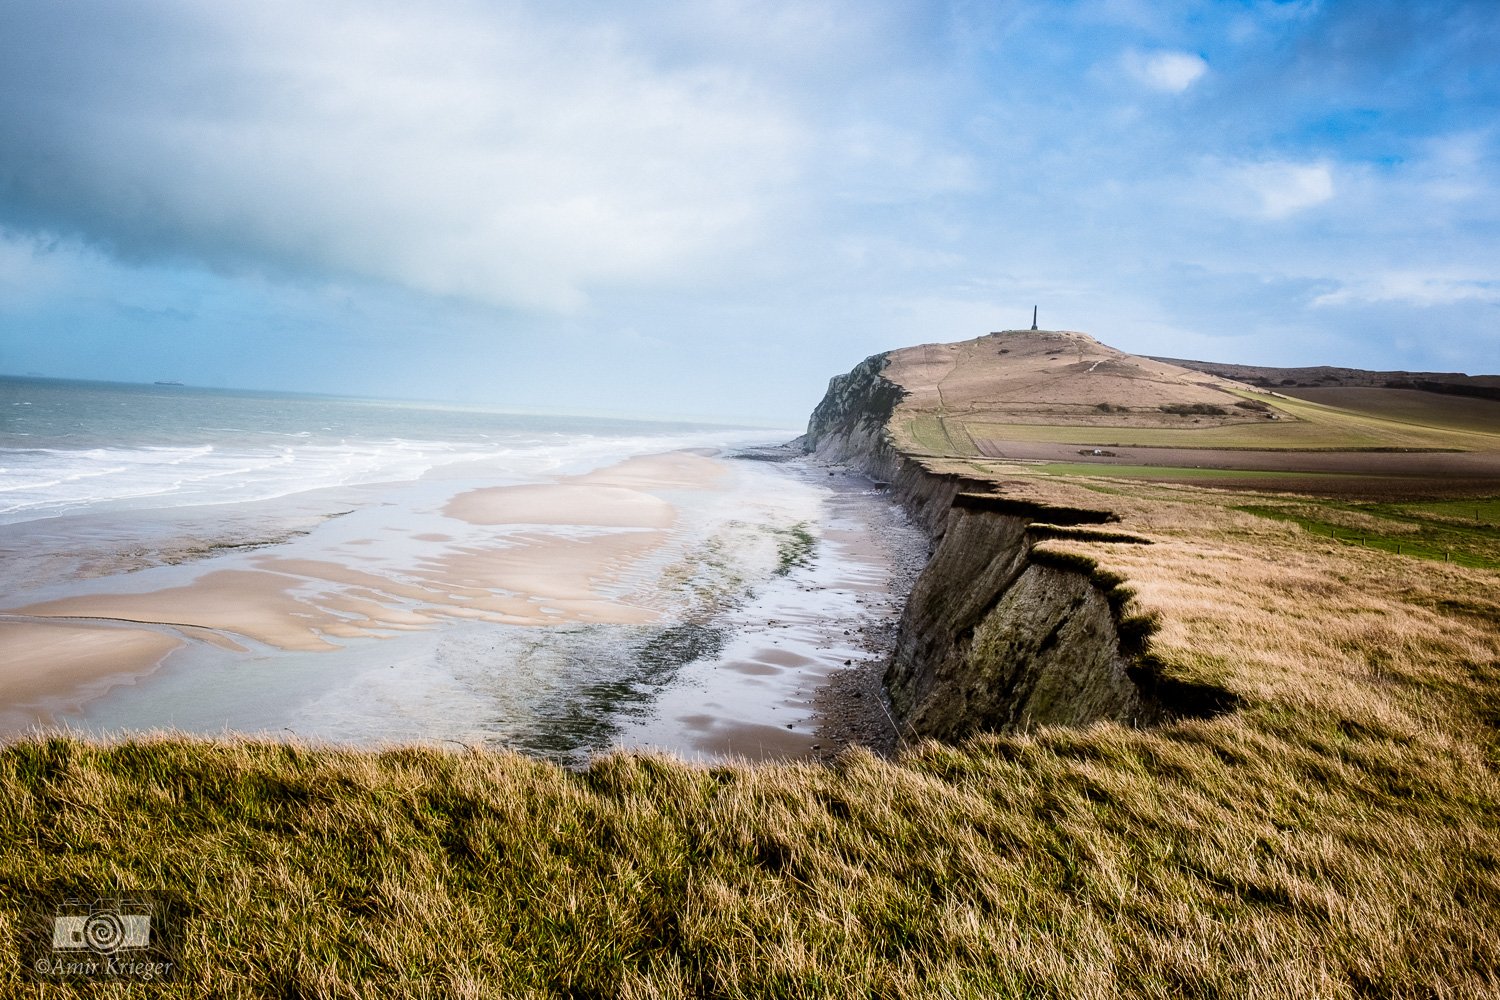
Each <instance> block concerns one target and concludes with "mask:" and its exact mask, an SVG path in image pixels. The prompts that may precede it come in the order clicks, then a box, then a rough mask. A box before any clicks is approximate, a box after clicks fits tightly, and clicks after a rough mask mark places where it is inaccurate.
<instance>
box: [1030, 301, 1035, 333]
mask: <svg viewBox="0 0 1500 1000" xmlns="http://www.w3.org/2000/svg"><path fill="white" fill-rule="evenodd" d="M1031 328H1032V329H1033V330H1035V329H1036V306H1032V307H1031Z"/></svg>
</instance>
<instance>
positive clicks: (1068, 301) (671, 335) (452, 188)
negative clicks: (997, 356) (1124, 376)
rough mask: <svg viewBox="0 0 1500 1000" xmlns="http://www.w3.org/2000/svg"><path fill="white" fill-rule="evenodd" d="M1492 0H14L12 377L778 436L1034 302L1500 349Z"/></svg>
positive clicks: (1416, 347) (1023, 317)
mask: <svg viewBox="0 0 1500 1000" xmlns="http://www.w3.org/2000/svg"><path fill="white" fill-rule="evenodd" d="M1496 53H1500V4H1496V3H1495V2H1494V0H1480V2H1472V3H1463V2H1451V3H1443V2H1423V3H1410V2H1400V3H1397V2H1384V0H1360V2H1358V3H1337V2H1317V0H1293V2H1279V3H1278V2H1250V0H1246V2H1220V3H1208V2H1203V3H1192V2H1182V3H1170V2H1134V0H1098V2H1090V0H1079V2H1068V3H1062V2H1059V3H1003V2H990V3H978V2H976V3H969V2H953V3H939V2H910V0H908V2H882V0H856V2H847V3H845V2H840V0H821V2H763V3H751V2H748V0H696V2H693V3H610V4H585V3H578V2H567V0H562V2H559V0H551V2H536V3H531V2H513V3H511V2H487V3H479V2H463V0H428V2H424V3H422V4H414V3H389V2H381V0H374V2H358V3H356V2H321V3H306V2H295V3H294V2H281V0H261V2H257V3H253V4H203V3H201V2H197V0H137V2H133V3H131V4H128V5H126V4H118V3H114V2H112V0H66V2H59V0H7V3H6V4H5V5H4V6H3V7H0V372H4V373H10V374H25V373H33V372H35V373H40V374H45V375H52V376H64V377H80V378H105V379H121V380H127V381H129V380H140V381H151V380H154V379H158V378H176V379H181V380H183V381H186V382H189V383H192V384H200V385H221V386H235V387H245V388H266V389H288V390H300V391H314V392H332V393H342V394H351V395H389V396H399V397H407V398H431V399H451V400H459V401H468V402H485V403H491V404H496V405H500V406H510V407H517V408H543V409H553V410H561V411H591V412H608V413H639V414H655V415H662V416H708V417H719V418H733V419H741V420H756V421H764V422H774V423H781V424H796V423H800V422H801V421H802V420H804V419H805V417H806V414H807V413H808V411H809V410H810V409H811V407H812V406H813V405H814V404H815V403H816V401H817V399H818V398H819V396H820V395H821V393H822V390H823V387H824V385H825V384H826V381H827V379H828V377H829V376H830V375H832V374H834V373H836V372H840V371H845V370H847V369H849V368H850V367H852V366H853V365H854V364H855V363H856V362H858V361H859V360H860V359H861V358H863V357H865V356H866V355H868V354H871V353H874V352H876V351H879V350H884V349H887V348H891V347H899V346H905V345H909V344H914V343H921V342H926V341H941V340H960V339H965V338H968V337H972V336H976V335H979V334H982V333H985V332H988V331H990V330H998V329H1004V328H1008V327H1016V326H1026V325H1029V322H1030V316H1031V306H1032V305H1033V303H1037V304H1040V307H1041V319H1042V325H1043V326H1044V327H1050V328H1055V329H1071V330H1082V331H1085V332H1088V333H1091V334H1093V335H1094V336H1096V337H1098V338H1099V339H1101V340H1103V341H1104V342H1106V343H1109V344H1112V345H1114V346H1116V347H1119V348H1122V349H1124V350H1129V351H1134V352H1138V353H1145V354H1158V355H1168V356H1177V357H1193V358H1204V359H1212V360H1221V361H1234V362H1242V363H1251V364H1256V363H1259V364H1285V365H1306V364H1325V363H1326V364H1341V365H1352V366H1357V367H1365V368H1405V369H1421V370H1439V371H1468V372H1470V373H1493V372H1500V322H1497V321H1500V56H1497V55H1496Z"/></svg>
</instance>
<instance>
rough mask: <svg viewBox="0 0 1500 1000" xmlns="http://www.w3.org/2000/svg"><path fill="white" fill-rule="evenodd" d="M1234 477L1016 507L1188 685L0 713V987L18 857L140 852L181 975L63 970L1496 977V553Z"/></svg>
mask: <svg viewBox="0 0 1500 1000" xmlns="http://www.w3.org/2000/svg"><path fill="white" fill-rule="evenodd" d="M1013 488H1014V489H1015V490H1018V491H1027V492H1030V493H1032V494H1035V495H1038V496H1041V497H1043V498H1048V499H1054V500H1062V501H1068V500H1072V501H1075V502H1076V501H1078V500H1079V498H1080V497H1085V498H1087V497H1091V498H1092V502H1093V503H1095V504H1097V503H1098V502H1099V498H1098V494H1097V493H1088V492H1087V491H1085V490H1084V489H1083V488H1082V487H1080V486H1078V485H1076V484H1072V483H1067V482H1065V481H1060V480H1032V481H1031V482H1029V483H1025V484H1015V485H1014V486H1013ZM1047 491H1050V493H1048V492H1047ZM1247 499H1248V498H1246V497H1243V496H1240V497H1237V496H1235V495H1234V494H1230V493H1224V492H1219V491H1210V490H1204V489H1199V488H1195V487H1191V486H1178V487H1168V486H1153V485H1147V484H1140V483H1129V482H1124V481H1122V482H1121V483H1119V484H1118V486H1117V488H1114V489H1112V491H1111V493H1110V496H1109V503H1110V504H1111V505H1112V506H1114V507H1115V508H1116V509H1118V510H1119V511H1120V513H1121V515H1122V524H1121V525H1120V527H1121V528H1122V530H1126V531H1129V532H1132V533H1135V534H1138V535H1144V536H1146V537H1149V538H1151V539H1152V541H1153V542H1154V543H1155V544H1152V545H1149V546H1145V545H1117V544H1110V543H1108V542H1102V541H1090V540H1087V539H1079V538H1061V539H1054V540H1052V541H1049V542H1047V543H1046V544H1047V545H1048V546H1049V547H1052V546H1055V547H1057V548H1059V549H1061V550H1064V551H1076V552H1078V553H1080V554H1084V555H1087V556H1088V557H1089V558H1091V559H1094V560H1096V561H1097V562H1098V563H1099V564H1100V565H1101V566H1102V567H1103V568H1105V569H1108V570H1110V571H1112V572H1116V573H1119V574H1121V575H1123V576H1125V577H1127V578H1128V580H1129V581H1130V586H1132V587H1133V588H1134V589H1135V590H1136V593H1137V597H1136V598H1135V599H1134V603H1135V604H1137V605H1138V606H1139V607H1138V608H1137V609H1136V610H1138V611H1139V612H1141V613H1148V614H1149V613H1154V614H1156V615H1157V616H1159V619H1160V628H1159V630H1158V632H1157V633H1156V635H1155V637H1154V639H1153V644H1152V654H1153V655H1156V656H1158V657H1159V658H1161V659H1162V660H1163V662H1164V663H1166V664H1167V665H1168V667H1169V669H1170V670H1171V671H1174V672H1176V673H1178V674H1181V675H1185V676H1191V677H1195V678H1199V679H1203V680H1206V681H1211V682H1213V683H1215V684H1219V685H1222V686H1224V687H1226V688H1228V689H1230V690H1231V691H1233V692H1234V693H1235V694H1236V695H1238V696H1239V697H1240V699H1241V704H1240V707H1239V708H1238V709H1236V710H1235V711H1233V712H1231V713H1230V714H1227V715H1223V716H1220V717H1218V718H1215V719H1212V720H1200V721H1192V722H1180V723H1177V724H1173V725H1169V726H1165V727H1162V728H1159V729H1155V730H1134V729H1128V728H1123V727H1120V726H1116V725H1099V726H1095V727H1092V728H1088V729H1081V730H1066V729H1052V730H1042V731H1036V732H1032V733H1028V734H1016V735H1007V736H987V737H984V738H981V739H978V740H976V741H974V742H971V743H969V744H966V745H964V746H944V745H939V744H935V743H928V744H924V745H921V746H916V747H911V748H908V749H907V750H906V751H905V753H904V755H903V756H902V757H901V758H900V759H899V760H898V761H894V762H891V761H883V760H880V759H877V758H875V757H873V756H871V755H869V754H867V753H864V752H852V753H849V754H847V755H846V756H845V757H843V758H842V759H841V760H840V761H839V762H838V763H837V764H836V765H835V766H833V767H828V768H825V767H819V766H813V765H796V766H792V765H787V766H763V767H750V766H744V767H738V766H736V767H728V766H726V767H718V768H713V769H702V768H692V767H688V766H685V765H683V764H680V763H677V762H675V761H672V760H669V759H665V758H659V757H652V756H644V755H616V756H611V757H607V758H603V759H601V760H599V761H597V762H595V764H594V765H593V766H592V767H591V768H590V769H588V770H586V771H583V772H570V771H566V770H563V769H561V768H558V767H556V766H553V765H551V764H547V763H543V762H539V761H535V760H530V759H526V758H523V757H519V756H514V755H508V754H494V753H463V752H445V751H441V750H430V749H395V750H390V751H387V752H382V753H375V752H355V751H345V750H336V749H319V748H310V747H305V746H294V745H293V746H289V745H279V744H257V743H250V742H244V743H224V742H217V743H215V742H200V741H191V740H185V739H177V738H170V737H158V738H142V739H139V740H135V741H131V742H124V743H119V744H115V745H108V746H101V745H92V744H86V743H83V742H80V741H76V740H71V739H65V738H55V739H45V740H35V741H31V742H23V743H18V744H12V745H9V746H6V747H4V748H0V925H4V926H3V927H0V947H3V948H4V949H5V951H4V953H3V954H0V995H5V996H33V995H40V996H64V995H73V994H71V993H68V992H65V991H64V989H62V988H59V987H54V986H46V987H43V986H39V985H37V984H36V983H34V982H33V981H32V980H31V979H30V978H28V975H27V973H26V972H25V970H24V969H23V968H22V966H21V959H20V957H19V956H18V954H17V950H16V949H17V938H16V932H17V930H18V921H19V920H20V913H21V911H22V909H23V908H24V907H25V905H26V904H27V902H28V901H29V900H30V899H32V898H34V897H35V896H36V895H37V894H38V893H46V894H48V895H52V896H55V895H63V894H66V895H73V896H84V897H86V896H92V895H102V894H111V893H114V892H118V891H121V890H150V889H161V890H171V891H174V892H176V893H177V894H179V895H180V897H181V898H182V899H183V900H184V902H185V904H186V906H187V909H188V919H187V922H186V934H185V943H184V950H183V956H182V968H183V969H184V972H185V975H184V978H183V980H182V981H181V982H178V983H175V984H170V985H167V986H155V987H140V986H136V987H131V988H128V989H127V988H125V987H120V986H115V987H109V986H97V987H95V986H85V987H80V988H78V992H79V993H82V994H85V995H99V996H124V995H131V996H135V995H151V996H183V997H189V996H190V997H199V996H226V997H240V996H244V997H248V996H273V997H386V996H398V997H458V998H462V997H528V996H577V997H616V996H618V997H627V998H648V997H696V996H714V997H720V996H722V997H759V996H766V997H1068V998H1104V997H1117V996H1130V997H1164V998H1165V997H1268V998H1270V997H1329V998H1334V997H1350V998H1353V997H1372V996H1399V997H1408V996H1409V997H1453V998H1460V997H1463V998H1468V997H1482V996H1500V934H1497V932H1496V930H1495V929H1496V928H1497V927H1500V770H1497V768H1500V740H1497V728H1496V727H1497V725H1500V626H1497V624H1496V623H1497V622H1500V599H1497V594H1500V587H1497V584H1500V573H1497V572H1496V571H1493V570H1487V569H1484V568H1475V567H1465V566H1460V565H1457V564H1447V563H1440V562H1433V561H1431V560H1424V559H1412V558H1403V557H1396V556H1394V555H1392V554H1390V553H1387V552H1382V551H1379V550H1375V549H1370V548H1360V547H1357V546H1349V545H1346V544H1343V543H1340V542H1337V541H1334V540H1333V539H1331V538H1328V537H1326V536H1318V535H1315V534H1313V533H1311V532H1309V531H1306V530H1304V529H1303V528H1302V527H1301V526H1299V525H1298V524H1297V523H1296V522H1294V521H1289V520H1281V519H1272V518H1267V517H1265V516H1259V515H1257V514H1252V513H1247V512H1243V511H1237V510H1235V509H1233V508H1234V506H1235V505H1236V504H1244V503H1246V502H1247ZM1256 501H1257V502H1260V503H1264V502H1265V498H1264V496H1259V497H1257V498H1256ZM1289 502H1290V501H1289ZM1484 509H1486V510H1487V509H1488V508H1484ZM1438 513H1439V514H1444V515H1446V513H1447V512H1446V511H1441V510H1440V511H1438ZM1459 520H1461V518H1459Z"/></svg>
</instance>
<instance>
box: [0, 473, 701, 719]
mask: <svg viewBox="0 0 1500 1000" xmlns="http://www.w3.org/2000/svg"><path fill="white" fill-rule="evenodd" d="M721 476H722V469H721V468H720V467H719V464H718V463H717V462H715V461H714V460H712V459H709V458H706V457H704V456H701V455H696V454H692V453H673V454H669V455H662V456H644V457H638V458H632V459H629V460H627V461H625V462H621V463H619V464H618V465H617V466H615V467H611V468H606V469H603V470H599V471H597V472H594V473H589V474H587V475H584V476H577V477H567V478H564V479H561V480H559V481H558V482H556V483H545V484H536V485H528V486H515V487H497V488H487V489H477V490H471V491H467V492H464V493H461V494H459V495H457V496H453V497H450V498H449V499H448V502H447V504H446V505H445V507H444V511H445V512H446V513H447V514H448V516H450V517H453V518H456V519H458V520H460V521H463V522H465V523H467V524H470V525H476V526H490V525H505V526H509V527H515V526H523V528H524V530H523V531H521V532H519V533H518V532H516V531H511V532H498V533H497V532H481V533H479V534H477V535H474V534H471V535H470V536H469V538H468V541H467V544H454V542H455V538H454V536H453V535H451V534H446V533H434V532H412V533H410V534H409V535H408V536H407V537H405V538H394V539H393V538H352V539H346V540H344V541H343V542H342V543H341V544H338V545H326V546H323V547H322V549H323V551H321V552H320V553H319V554H321V555H323V556H326V557H328V558H290V557H288V556H287V555H285V554H282V553H283V552H284V551H285V550H286V548H287V547H286V546H285V545H275V544H272V545H271V546H270V547H267V548H261V547H259V546H254V545H249V544H242V543H238V542H237V543H234V544H229V545H222V546H216V545H215V544H213V543H212V542H208V543H206V544H205V543H201V542H198V541H196V540H195V542H194V543H193V544H194V546H195V547H199V548H201V549H202V551H203V555H204V556H205V557H206V558H203V559H202V560H201V561H199V562H195V563H191V564H187V565H182V566H177V567H171V566H161V565H157V566H153V567H150V568H149V569H146V570H143V571H140V572H136V573H130V572H124V573H121V572H114V573H109V572H105V573H102V574H100V575H99V576H97V577H95V579H93V580H92V581H89V583H87V584H83V583H80V585H79V586H77V587H75V588H71V589H74V590H76V591H78V592H75V593H70V594H68V595H67V596H63V597H58V598H54V599H50V600H42V601H35V602H24V603H19V604H14V603H13V604H10V605H9V606H7V607H5V608H4V609H3V610H0V629H3V631H0V638H3V639H4V642H3V651H0V690H3V692H4V701H3V710H4V713H5V718H6V719H8V720H9V721H8V722H7V723H5V727H6V729H7V730H8V731H12V732H14V731H15V730H16V729H18V728H24V726H25V725H28V724H30V723H32V722H39V721H46V720H48V719H50V718H51V714H52V707H55V706H57V705H60V704H66V705H77V704H79V703H80V702H82V701H85V700H87V699H88V698H89V697H93V696H97V694H98V693H99V692H101V691H104V690H107V689H108V688H109V687H110V686H111V685H112V684H119V683H128V682H130V681H132V680H134V679H136V678H139V677H141V676H143V675H145V674H148V673H150V672H151V671H153V670H154V669H155V668H156V667H157V666H158V665H159V664H160V663H161V662H162V660H163V659H164V658H165V657H166V656H167V655H168V654H169V653H171V652H172V651H173V650H174V649H176V648H178V647H180V646H182V645H184V644H186V643H188V642H193V641H198V642H201V641H204V638H205V633H208V634H209V635H212V636H215V637H217V644H218V645H220V646H225V645H227V646H230V647H237V648H241V649H243V648H244V643H245V642H249V643H251V644H259V645H263V646H267V647H271V648H273V649H278V650H283V651H287V652H315V651H324V650H331V649H334V648H336V646H337V643H338V641H339V640H346V639H360V638H370V637H380V636H384V635H389V634H391V633H392V632H393V631H399V630H406V629H414V628H429V627H432V626H434V625H435V624H437V623H438V622H440V621H441V620H442V619H444V618H448V619H475V618H477V619H482V620H487V621H493V622H499V623H507V624H525V625H540V624H558V623H569V622H572V623H581V622H591V623H595V622H605V623H639V622H648V621H652V620H655V619H656V618H657V617H658V615H659V612H658V611H657V610H654V609H652V608H650V607H647V606H644V605H643V604H642V603H640V602H638V601H633V600H631V599H630V597H629V595H628V594H626V593H624V592H622V591H623V589H624V588H622V587H621V586H620V585H619V583H620V581H621V580H622V578H623V577H625V575H626V574H627V573H628V571H629V570H630V569H631V567H632V566H634V565H635V564H636V563H638V562H639V561H641V560H642V559H644V558H646V557H648V556H649V555H650V554H651V553H652V552H653V551H654V550H655V549H657V548H658V547H659V546H660V545H661V544H662V543H663V542H664V541H665V538H666V535H665V532H664V531H663V530H662V529H663V528H665V527H667V526H669V525H671V524H672V522H673V521H674V519H675V517H676V511H675V508H674V506H673V505H672V504H671V503H670V502H669V501H668V500H666V499H664V498H663V497H662V496H659V495H656V494H657V493H662V492H670V491H680V490H694V489H711V488H713V487H714V486H715V484H716V483H717V482H718V481H719V479H720V478H721ZM652 491H655V493H653V492H652ZM19 534H23V535H30V536H32V537H37V536H39V535H41V534H42V531H41V530H39V529H36V528H29V529H27V530H26V531H24V532H20V533H19ZM300 534H308V532H300ZM312 534H314V535H316V531H315V530H314V531H313V532H312ZM277 541H285V539H279V540H277ZM304 541H308V542H309V544H306V545H304V546H302V547H303V549H304V550H306V549H311V550H312V551H314V552H319V549H320V546H319V545H318V544H316V543H317V539H316V538H315V537H314V538H311V539H305V540H304ZM413 543H416V544H413ZM361 546H363V547H366V548H367V550H369V551H379V552H381V553H382V557H381V558H379V559H373V560H365V561H367V562H373V563H375V565H372V566H369V567H368V568H366V567H361V566H359V565H358V564H357V563H358V562H359V561H360V559H361V558H363V557H354V558H351V557H350V556H349V553H351V552H356V551H359V550H360V547H361ZM262 553H265V554H262ZM392 553H394V554H395V556H394V558H393V557H392V555H391V554H392ZM403 554H404V555H405V556H407V558H405V559H404V560H403V559H402V558H401V556H402V555H403ZM221 567H227V568H221ZM128 568H131V567H128V566H127V569H128ZM86 576H87V574H80V578H81V579H82V578H83V577H86ZM159 580H170V581H172V583H171V585H165V586H149V585H146V586H143V584H146V583H147V582H148V581H159ZM51 589H53V590H56V589H58V588H57V587H56V586H53V587H52V588H51ZM63 589H69V588H66V587H64V588H63ZM132 623H134V624H142V625H147V626H151V628H148V629H145V630H141V629H128V628H121V627H119V626H122V625H127V624H132Z"/></svg>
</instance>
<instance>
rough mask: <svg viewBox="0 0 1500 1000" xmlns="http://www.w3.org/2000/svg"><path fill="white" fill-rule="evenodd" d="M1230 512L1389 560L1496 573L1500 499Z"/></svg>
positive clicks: (1301, 504) (1313, 503) (1303, 502)
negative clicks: (1388, 555) (1446, 564)
mask: <svg viewBox="0 0 1500 1000" xmlns="http://www.w3.org/2000/svg"><path fill="white" fill-rule="evenodd" d="M1235 509H1236V510H1242V511H1245V512H1246V513H1249V514H1256V515H1258V516H1260V517H1268V518H1273V519H1275V520H1279V521H1291V522H1293V523H1295V524H1298V525H1300V526H1301V527H1302V529H1303V530H1304V531H1307V532H1310V533H1312V534H1315V535H1323V536H1326V537H1329V538H1334V539H1337V540H1339V541H1342V542H1345V543H1347V544H1349V545H1359V546H1363V547H1365V548H1369V549H1376V550H1379V551H1383V552H1389V553H1391V554H1392V555H1398V556H1406V557H1410V558H1414V559H1432V560H1436V561H1438V562H1453V563H1456V564H1457V565H1460V566H1470V567H1473V568H1476V569H1500V498H1495V497H1490V498H1487V499H1481V500H1441V501H1418V502H1412V503H1358V502H1354V503H1351V502H1341V501H1334V500H1323V501H1319V500H1313V499H1311V498H1305V499H1299V500H1297V501H1295V502H1291V503H1280V504H1250V505H1245V506H1240V507H1236V508H1235Z"/></svg>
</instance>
